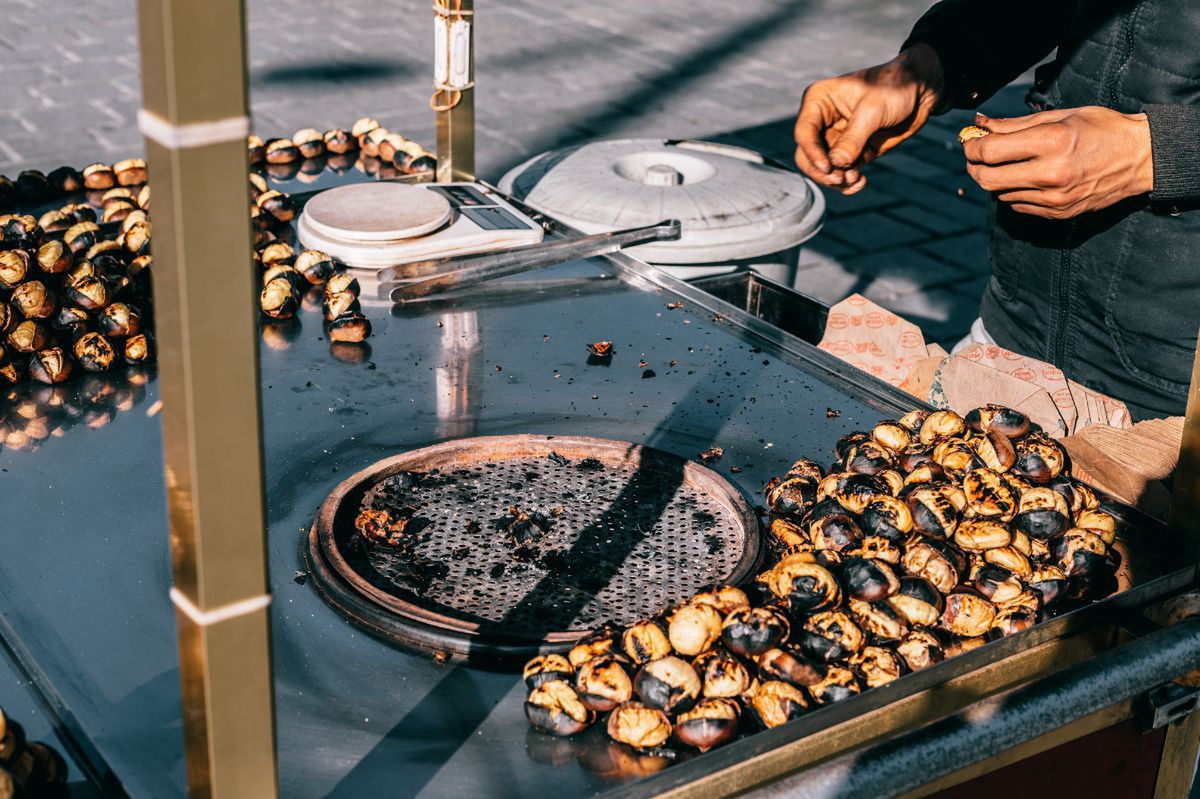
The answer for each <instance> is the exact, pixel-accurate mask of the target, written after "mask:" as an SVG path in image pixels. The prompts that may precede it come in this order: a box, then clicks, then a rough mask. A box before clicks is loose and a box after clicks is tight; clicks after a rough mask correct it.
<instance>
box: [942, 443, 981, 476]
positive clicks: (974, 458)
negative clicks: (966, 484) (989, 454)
mask: <svg viewBox="0 0 1200 799" xmlns="http://www.w3.org/2000/svg"><path fill="white" fill-rule="evenodd" d="M933 459H934V461H935V462H936V463H937V464H938V465H939V466H941V467H942V471H944V472H945V473H946V476H947V477H949V478H950V479H951V480H962V479H963V478H964V477H966V475H967V473H968V472H970V471H971V470H973V469H982V468H985V467H984V463H983V460H982V459H981V458H980V457H979V453H978V452H976V451H975V448H974V447H972V446H971V445H970V444H969V443H967V442H966V441H962V440H961V439H957V438H955V439H951V440H949V441H943V442H941V443H940V444H938V445H937V446H936V447H934V449H933Z"/></svg>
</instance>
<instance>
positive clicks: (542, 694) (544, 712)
mask: <svg viewBox="0 0 1200 799" xmlns="http://www.w3.org/2000/svg"><path fill="white" fill-rule="evenodd" d="M525 718H527V719H529V723H530V724H532V725H533V726H535V727H537V728H538V729H540V730H545V731H546V732H548V733H550V734H552V735H563V736H566V735H574V734H576V733H579V732H583V731H584V730H586V729H587V728H588V726H590V725H591V723H592V722H594V721H595V720H596V714H595V713H594V712H593V711H591V710H589V709H588V708H587V707H586V706H585V705H584V704H583V702H582V701H581V700H580V698H579V695H578V694H577V693H576V692H575V689H574V688H572V687H571V685H570V684H569V683H567V682H564V681H563V680H551V681H549V682H546V683H543V684H541V685H539V686H538V687H537V688H534V689H533V690H532V691H531V692H530V693H529V698H528V699H526V700H525ZM668 726H669V725H668ZM664 740H665V739H664Z"/></svg>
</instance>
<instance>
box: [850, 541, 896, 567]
mask: <svg viewBox="0 0 1200 799" xmlns="http://www.w3.org/2000/svg"><path fill="white" fill-rule="evenodd" d="M846 554H847V555H849V556H851V557H855V558H868V559H871V560H882V561H884V562H885V563H890V564H892V565H893V566H895V565H898V564H899V563H900V557H901V555H902V552H901V550H900V545H899V544H897V543H896V541H894V540H892V539H890V538H884V537H883V536H880V535H868V536H865V537H864V538H863V540H862V541H861V542H859V544H858V546H856V547H855V548H854V549H851V550H848V551H847V552H846Z"/></svg>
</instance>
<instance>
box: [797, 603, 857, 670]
mask: <svg viewBox="0 0 1200 799" xmlns="http://www.w3.org/2000/svg"><path fill="white" fill-rule="evenodd" d="M799 639H800V646H801V648H802V649H803V650H804V651H805V653H807V654H808V655H809V656H811V657H814V658H816V659H818V660H822V661H824V662H826V663H829V662H831V661H834V660H842V659H844V658H847V657H849V656H850V655H853V654H854V653H855V652H857V651H858V650H860V649H862V648H863V644H865V643H866V636H864V635H863V631H862V629H861V628H860V627H859V626H858V625H857V624H855V623H854V622H853V621H851V619H850V617H849V616H848V615H847V614H846V613H844V612H842V611H840V610H827V611H823V612H821V613H814V614H813V615H811V616H809V617H808V620H807V621H805V622H804V626H803V627H802V628H801V629H800V631H799Z"/></svg>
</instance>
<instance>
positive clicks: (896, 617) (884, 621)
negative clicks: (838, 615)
mask: <svg viewBox="0 0 1200 799" xmlns="http://www.w3.org/2000/svg"><path fill="white" fill-rule="evenodd" d="M848 608H849V610H850V615H851V616H852V617H853V618H854V621H855V622H856V623H857V624H858V625H859V626H860V627H861V628H862V629H863V630H865V631H866V632H868V633H870V634H871V635H872V636H874V637H875V638H876V639H878V640H881V641H895V640H899V639H900V638H903V637H904V636H905V635H906V634H907V633H908V619H906V618H905V617H904V616H903V615H902V614H901V613H900V611H898V610H896V608H894V607H893V606H892V605H891V604H890V603H888V602H876V603H874V604H871V603H870V602H863V601H862V600H861V599H851V600H850V602H849V605H848Z"/></svg>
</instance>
